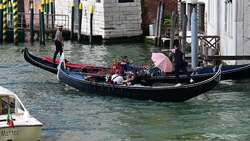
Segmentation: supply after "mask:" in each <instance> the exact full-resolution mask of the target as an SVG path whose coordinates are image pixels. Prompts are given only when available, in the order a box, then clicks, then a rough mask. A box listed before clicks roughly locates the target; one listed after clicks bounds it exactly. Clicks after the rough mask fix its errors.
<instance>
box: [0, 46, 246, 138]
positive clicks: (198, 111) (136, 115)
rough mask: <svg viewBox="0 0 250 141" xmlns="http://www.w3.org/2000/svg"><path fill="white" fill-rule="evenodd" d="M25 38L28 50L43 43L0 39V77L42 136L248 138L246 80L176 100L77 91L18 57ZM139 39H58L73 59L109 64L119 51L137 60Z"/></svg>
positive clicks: (143, 57)
mask: <svg viewBox="0 0 250 141" xmlns="http://www.w3.org/2000/svg"><path fill="white" fill-rule="evenodd" d="M24 46H27V47H28V48H29V49H30V50H31V51H32V52H33V53H34V54H36V55H52V52H53V47H54V45H53V44H52V43H51V44H49V45H47V46H46V47H40V46H39V45H38V44H35V45H33V46H30V45H25V44H24V45H20V46H19V47H13V46H12V45H4V46H0V85H1V86H4V87H6V88H8V89H10V90H12V91H13V92H15V93H16V94H17V95H18V96H19V97H20V99H21V100H22V101H23V103H24V105H25V106H26V108H27V109H28V110H29V111H30V113H31V114H32V115H33V116H34V117H36V118H37V119H39V120H40V121H41V122H42V123H43V124H44V126H43V130H42V138H43V141H182V140H184V141H235V140H241V141H244V140H249V139H250V80H242V81H237V82H236V81H224V82H221V84H220V85H219V86H217V87H216V88H215V89H213V90H212V91H210V92H208V93H207V97H208V98H207V97H206V96H204V95H201V96H199V97H197V98H194V99H192V100H189V101H186V102H184V103H158V102H153V101H137V100H131V99H121V98H114V97H102V96H97V95H95V94H91V93H82V92H79V91H77V90H76V89H74V88H71V87H69V86H65V85H64V84H62V83H60V82H58V80H57V78H56V76H55V75H53V74H51V73H48V72H46V71H44V70H41V69H39V68H36V67H33V66H32V65H30V64H28V63H27V62H25V60H24V59H23V55H22V53H21V50H22V49H23V48H24ZM157 50H158V49H157V48H154V47H152V46H150V45H145V44H118V45H95V46H92V47H90V46H88V45H79V44H71V43H70V42H67V43H65V56H66V58H68V59H69V60H71V61H73V62H76V63H87V64H97V65H110V64H111V62H112V60H113V59H114V58H115V57H119V56H122V55H127V56H128V57H129V58H132V60H133V61H134V62H136V63H137V64H145V63H147V62H148V60H149V58H150V54H151V52H152V51H157Z"/></svg>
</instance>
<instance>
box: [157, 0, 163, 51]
mask: <svg viewBox="0 0 250 141" xmlns="http://www.w3.org/2000/svg"><path fill="white" fill-rule="evenodd" d="M163 16H164V3H163V2H162V1H160V2H159V5H158V8H157V17H156V24H155V26H156V30H155V36H156V38H155V46H160V44H161V26H162V22H163Z"/></svg>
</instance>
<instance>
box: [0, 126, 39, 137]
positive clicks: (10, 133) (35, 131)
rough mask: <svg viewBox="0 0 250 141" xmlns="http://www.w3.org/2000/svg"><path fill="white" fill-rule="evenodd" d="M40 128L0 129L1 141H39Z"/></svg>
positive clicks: (16, 127)
mask: <svg viewBox="0 0 250 141" xmlns="http://www.w3.org/2000/svg"><path fill="white" fill-rule="evenodd" d="M41 128H42V126H15V127H14V128H9V127H1V128H0V140H1V141H41Z"/></svg>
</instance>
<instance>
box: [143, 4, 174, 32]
mask: <svg viewBox="0 0 250 141" xmlns="http://www.w3.org/2000/svg"><path fill="white" fill-rule="evenodd" d="M141 1H142V21H143V22H142V23H143V24H142V29H143V32H144V34H148V25H149V24H152V23H154V21H155V20H156V17H157V6H158V3H159V1H160V0H141ZM162 1H163V2H164V4H165V15H171V12H172V11H177V3H178V0H162Z"/></svg>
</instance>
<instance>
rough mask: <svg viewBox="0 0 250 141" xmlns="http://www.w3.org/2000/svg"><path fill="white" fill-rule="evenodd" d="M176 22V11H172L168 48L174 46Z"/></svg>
mask: <svg viewBox="0 0 250 141" xmlns="http://www.w3.org/2000/svg"><path fill="white" fill-rule="evenodd" d="M176 22H177V14H176V12H172V16H171V31H170V49H173V48H174V40H175V30H176Z"/></svg>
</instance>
